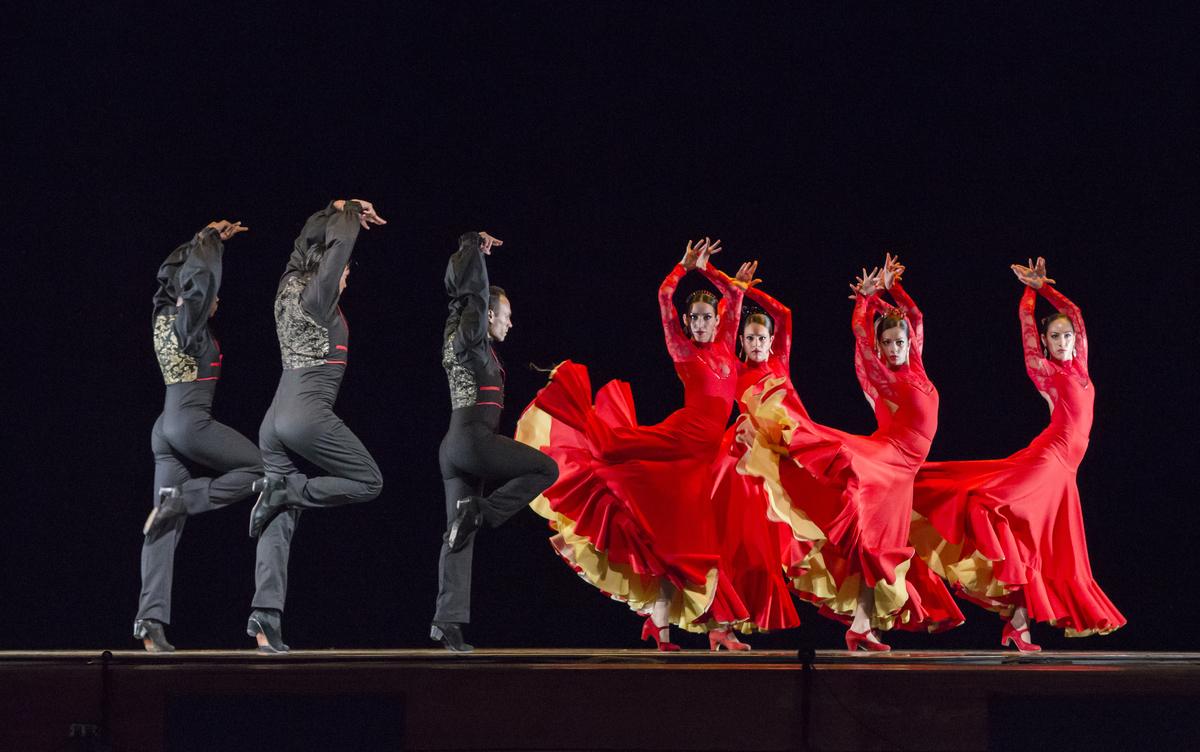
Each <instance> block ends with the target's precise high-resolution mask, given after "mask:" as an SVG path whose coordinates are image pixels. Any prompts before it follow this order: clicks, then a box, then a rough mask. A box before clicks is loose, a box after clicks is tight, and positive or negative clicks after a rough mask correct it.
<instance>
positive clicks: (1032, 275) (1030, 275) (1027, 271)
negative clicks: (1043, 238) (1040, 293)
mask: <svg viewBox="0 0 1200 752" xmlns="http://www.w3.org/2000/svg"><path fill="white" fill-rule="evenodd" d="M1009 268H1010V269H1012V270H1013V274H1015V275H1017V279H1019V280H1021V283H1022V284H1024V285H1027V286H1029V287H1032V288H1033V289H1035V290H1040V289H1041V288H1042V285H1044V284H1047V283H1049V284H1054V280H1052V279H1050V278H1049V277H1047V276H1046V259H1044V258H1042V257H1041V256H1038V258H1037V261H1034V260H1033V259H1029V266H1021V265H1020V264H1013V265H1012V266H1010V267H1009Z"/></svg>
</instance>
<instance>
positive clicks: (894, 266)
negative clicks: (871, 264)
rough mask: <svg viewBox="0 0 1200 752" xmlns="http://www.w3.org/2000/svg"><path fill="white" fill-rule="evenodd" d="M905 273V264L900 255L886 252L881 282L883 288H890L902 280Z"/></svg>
mask: <svg viewBox="0 0 1200 752" xmlns="http://www.w3.org/2000/svg"><path fill="white" fill-rule="evenodd" d="M903 274H904V265H903V264H901V263H900V257H899V256H893V255H892V254H890V253H887V254H884V260H883V270H882V277H881V282H882V284H883V289H885V290H890V289H892V285H893V284H895V283H896V282H899V281H900V277H901V276H902V275H903Z"/></svg>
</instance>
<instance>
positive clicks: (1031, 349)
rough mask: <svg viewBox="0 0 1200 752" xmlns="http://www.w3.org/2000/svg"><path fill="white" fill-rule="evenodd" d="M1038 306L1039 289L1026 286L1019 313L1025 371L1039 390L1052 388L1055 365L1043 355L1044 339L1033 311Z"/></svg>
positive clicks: (1047, 390)
mask: <svg viewBox="0 0 1200 752" xmlns="http://www.w3.org/2000/svg"><path fill="white" fill-rule="evenodd" d="M1043 287H1045V285H1043ZM1036 307H1037V291H1035V290H1034V289H1033V288H1032V287H1026V288H1025V294H1024V295H1022V296H1021V305H1020V308H1018V315H1019V316H1020V319H1021V346H1022V347H1023V348H1024V349H1025V372H1026V373H1028V374H1029V378H1030V379H1031V380H1032V381H1033V384H1034V386H1036V387H1037V388H1038V391H1042V392H1049V391H1050V390H1051V386H1050V377H1051V376H1053V375H1054V367H1053V366H1051V365H1050V364H1049V363H1048V362H1046V358H1045V356H1043V355H1042V340H1041V337H1040V336H1039V332H1038V325H1037V320H1036V317H1035V315H1034V313H1033V311H1034V309H1035V308H1036Z"/></svg>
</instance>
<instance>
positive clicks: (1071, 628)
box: [913, 284, 1125, 637]
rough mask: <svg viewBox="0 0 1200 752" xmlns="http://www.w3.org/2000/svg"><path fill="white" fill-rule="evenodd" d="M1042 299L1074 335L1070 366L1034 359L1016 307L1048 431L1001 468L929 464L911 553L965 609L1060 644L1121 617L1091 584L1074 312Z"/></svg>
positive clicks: (1090, 396)
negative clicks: (1031, 624) (1036, 626)
mask: <svg viewBox="0 0 1200 752" xmlns="http://www.w3.org/2000/svg"><path fill="white" fill-rule="evenodd" d="M1040 291H1041V294H1042V296H1043V297H1045V298H1046V299H1047V300H1048V301H1049V302H1050V303H1051V304H1053V305H1054V307H1055V308H1057V309H1058V310H1059V311H1060V312H1061V313H1064V314H1066V316H1067V317H1068V318H1069V319H1070V321H1071V326H1073V327H1074V328H1075V357H1074V358H1072V359H1071V360H1068V361H1062V362H1056V361H1054V360H1052V359H1050V358H1047V357H1044V356H1043V355H1042V350H1041V344H1040V338H1039V336H1038V327H1037V324H1036V323H1035V321H1034V308H1035V306H1036V303H1037V293H1036V292H1035V291H1034V289H1033V288H1032V287H1027V288H1026V289H1025V294H1024V296H1022V298H1021V305H1020V319H1021V338H1022V341H1023V345H1024V348H1025V368H1026V370H1027V371H1028V373H1029V378H1030V379H1032V380H1033V383H1034V385H1035V386H1037V389H1038V391H1039V392H1041V393H1042V395H1043V396H1044V397H1045V398H1046V401H1047V402H1048V403H1049V404H1050V425H1048V426H1047V427H1046V429H1045V430H1044V431H1042V433H1041V434H1040V435H1038V437H1037V438H1035V439H1034V440H1033V442H1032V443H1031V444H1030V445H1029V446H1028V447H1026V448H1025V449H1022V450H1021V451H1019V452H1017V453H1016V454H1013V455H1011V456H1009V457H1006V458H1005V459H1001V460H982V461H973V462H930V463H928V464H926V465H925V466H924V467H923V468H921V472H920V474H919V475H918V476H917V484H916V498H915V504H914V509H915V510H916V511H917V512H918V513H919V514H920V515H921V516H922V517H921V518H918V519H916V520H914V522H913V544H914V545H915V546H916V547H917V551H918V553H919V554H920V555H921V557H922V558H924V559H925V560H926V561H927V562H928V563H929V565H930V567H931V568H932V569H933V570H934V571H936V572H937V573H938V574H941V575H942V576H943V577H945V578H946V579H947V580H948V581H949V582H950V583H952V584H953V585H954V586H955V587H956V588H957V589H959V591H960V592H961V593H962V594H963V595H964V596H965V597H967V598H968V599H969V600H971V601H973V602H976V603H979V604H980V605H983V606H984V607H986V608H990V609H992V610H994V611H997V612H998V613H1000V614H1001V615H1003V616H1005V617H1010V616H1011V614H1012V611H1013V608H1014V607H1016V606H1020V605H1022V604H1023V605H1024V606H1025V607H1026V608H1027V609H1028V612H1029V617H1030V618H1031V619H1034V620H1037V621H1044V622H1049V623H1050V624H1052V625H1054V626H1058V627H1062V628H1063V629H1065V630H1066V634H1067V636H1068V637H1084V636H1087V635H1092V634H1107V633H1109V632H1112V631H1113V630H1115V629H1117V628H1119V627H1121V626H1123V625H1124V624H1125V617H1124V616H1122V615H1121V612H1120V611H1118V610H1117V608H1116V606H1114V605H1113V604H1112V602H1111V601H1110V600H1109V599H1108V597H1107V596H1106V595H1105V594H1104V592H1103V591H1102V590H1101V589H1100V586H1099V585H1097V584H1096V581H1095V580H1094V579H1093V578H1092V566H1091V563H1090V562H1089V561H1088V552H1087V540H1086V538H1085V537H1084V531H1083V513H1082V511H1081V509H1080V504H1079V488H1078V486H1076V483H1075V474H1076V471H1077V470H1078V468H1079V463H1080V462H1081V461H1082V460H1083V455H1084V452H1086V451H1087V446H1088V435H1089V434H1090V432H1091V428H1092V405H1093V402H1094V401H1095V396H1096V389H1095V387H1094V385H1093V384H1092V381H1091V379H1090V378H1089V376H1088V367H1087V333H1086V332H1085V330H1084V327H1083V316H1082V315H1081V314H1080V312H1079V308H1078V307H1076V306H1075V304H1073V303H1072V302H1071V301H1069V300H1067V298H1066V297H1064V296H1063V295H1062V294H1061V293H1059V292H1058V291H1057V290H1055V289H1054V288H1053V287H1050V286H1049V285H1048V284H1043V285H1042V287H1041V290H1040Z"/></svg>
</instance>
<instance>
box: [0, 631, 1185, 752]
mask: <svg viewBox="0 0 1200 752" xmlns="http://www.w3.org/2000/svg"><path fill="white" fill-rule="evenodd" d="M810 658H811V661H810V662H807V663H806V662H803V661H801V660H800V659H799V657H798V655H797V653H795V652H781V651H766V650H761V651H760V650H755V651H750V652H745V653H736V654H734V653H726V652H722V653H715V654H714V653H709V652H707V651H682V652H679V653H672V654H662V653H656V652H654V651H650V650H586V649H575V650H478V651H476V652H475V653H472V654H468V655H460V654H451V653H447V652H445V651H442V650H297V651H294V652H292V653H290V654H288V655H282V656H262V655H259V654H257V653H255V652H252V651H211V650H198V651H188V650H181V651H178V652H176V653H172V654H167V655H150V654H147V653H144V652H140V651H111V652H100V651H36V652H0V687H2V688H3V690H4V691H3V692H2V693H0V719H2V720H3V724H0V750H21V751H22V752H25V751H26V750H71V749H112V750H143V751H145V750H180V751H185V752H190V751H191V750H208V751H210V752H211V751H212V750H240V749H254V750H269V751H270V752H281V751H282V750H293V749H294V750H309V749H313V750H318V749H319V750H323V751H325V752H329V751H330V750H341V749H355V750H375V749H381V750H400V749H413V750H441V749H444V750H484V749H495V750H518V749H535V750H557V749H561V750H657V749H674V750H729V749H739V750H785V749H799V750H803V749H812V750H843V749H870V750H875V749H900V750H926V749H928V750H968V749H980V750H986V749H1013V748H1015V747H1018V746H1019V747H1021V748H1028V749H1040V748H1047V749H1049V748H1056V749H1071V748H1075V747H1083V746H1089V747H1091V748H1092V749H1097V748H1100V749H1122V748H1124V749H1129V748H1154V747H1156V746H1157V745H1158V744H1166V745H1169V746H1174V747H1179V746H1181V745H1182V746H1190V744H1191V740H1194V739H1196V738H1198V737H1200V653H1101V652H1091V651H1062V652H1049V651H1047V652H1043V653H1034V654H1020V653H1016V652H1001V651H944V650H943V651H894V652H892V653H885V654H867V653H856V654H851V653H847V652H845V651H817V652H816V653H815V654H813V655H811V656H810ZM103 745H108V746H103Z"/></svg>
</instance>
